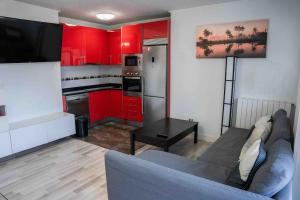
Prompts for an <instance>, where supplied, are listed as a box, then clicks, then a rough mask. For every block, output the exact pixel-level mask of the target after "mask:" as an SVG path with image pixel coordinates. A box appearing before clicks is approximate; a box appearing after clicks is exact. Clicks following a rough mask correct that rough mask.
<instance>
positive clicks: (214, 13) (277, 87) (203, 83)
mask: <svg viewBox="0 0 300 200" xmlns="http://www.w3.org/2000/svg"><path fill="white" fill-rule="evenodd" d="M299 9H300V2H299V1H297V0H286V1H281V0H251V1H250V0H243V1H236V2H231V3H224V4H218V5H212V6H205V7H199V8H191V9H184V10H176V11H171V21H172V22H171V44H172V46H171V52H172V53H171V66H172V69H171V116H172V117H177V118H183V119H188V118H193V119H195V120H196V121H198V122H199V124H200V134H201V135H202V137H204V138H205V139H211V140H213V139H216V138H217V137H218V136H219V133H220V124H221V115H222V102H223V84H224V66H225V60H224V59H196V58H195V52H196V48H195V36H196V28H197V26H198V25H204V24H216V23H226V22H236V21H243V20H254V19H269V20H270V24H269V36H268V49H267V58H266V59H240V60H239V63H238V80H237V94H238V96H240V97H241V96H243V97H254V98H265V99H272V100H286V101H289V102H295V101H296V96H297V95H296V89H297V83H298V76H299V70H300V67H299V63H300V56H299V52H300V43H299V32H300V24H299V19H300V12H299Z"/></svg>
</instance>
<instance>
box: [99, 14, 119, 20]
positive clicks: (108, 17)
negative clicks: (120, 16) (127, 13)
mask: <svg viewBox="0 0 300 200" xmlns="http://www.w3.org/2000/svg"><path fill="white" fill-rule="evenodd" d="M96 17H97V18H98V19H100V20H104V21H109V20H112V19H114V18H115V17H116V16H115V15H114V14H112V13H99V14H96Z"/></svg>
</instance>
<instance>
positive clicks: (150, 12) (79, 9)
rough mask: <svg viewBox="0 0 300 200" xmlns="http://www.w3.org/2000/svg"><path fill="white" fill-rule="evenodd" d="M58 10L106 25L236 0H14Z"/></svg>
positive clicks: (157, 16) (64, 15) (76, 17)
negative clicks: (106, 17)
mask: <svg viewBox="0 0 300 200" xmlns="http://www.w3.org/2000/svg"><path fill="white" fill-rule="evenodd" d="M16 1H21V2H26V3H30V4H34V5H38V6H42V7H46V8H51V9H55V10H59V11H60V16H63V17H69V18H74V19H80V20H85V21H89V22H95V23H100V24H106V25H113V24H120V23H126V22H130V21H138V20H145V19H151V18H160V17H167V16H169V13H168V11H170V10H177V9H183V8H191V7H197V6H204V5H212V4H218V3H225V2H230V1H236V0H16ZM102 12H110V13H113V14H115V15H116V18H115V19H113V20H111V21H109V22H104V21H100V20H98V19H97V18H96V16H95V15H96V14H97V13H102Z"/></svg>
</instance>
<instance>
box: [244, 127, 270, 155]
mask: <svg viewBox="0 0 300 200" xmlns="http://www.w3.org/2000/svg"><path fill="white" fill-rule="evenodd" d="M271 129H272V123H271V122H268V123H267V124H265V125H260V126H258V127H255V128H254V129H253V131H252V133H251V135H250V137H249V138H248V139H247V141H246V142H245V144H244V146H243V148H242V150H241V153H240V157H239V158H240V160H241V158H242V157H243V156H244V154H245V152H246V151H247V150H248V149H249V147H250V146H251V145H252V144H253V143H254V142H255V141H256V140H258V139H262V142H265V140H266V139H267V138H268V136H269V134H270V132H271Z"/></svg>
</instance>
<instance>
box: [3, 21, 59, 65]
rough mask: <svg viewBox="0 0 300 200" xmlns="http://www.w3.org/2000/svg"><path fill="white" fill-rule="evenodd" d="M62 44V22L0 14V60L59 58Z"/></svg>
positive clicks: (50, 59) (8, 61)
mask: <svg viewBox="0 0 300 200" xmlns="http://www.w3.org/2000/svg"><path fill="white" fill-rule="evenodd" d="M61 43H62V26H61V25H60V24H52V23H45V22H37V21H29V20H22V19H15V18H9V17H0V63H27V62H56V61H60V59H61Z"/></svg>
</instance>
